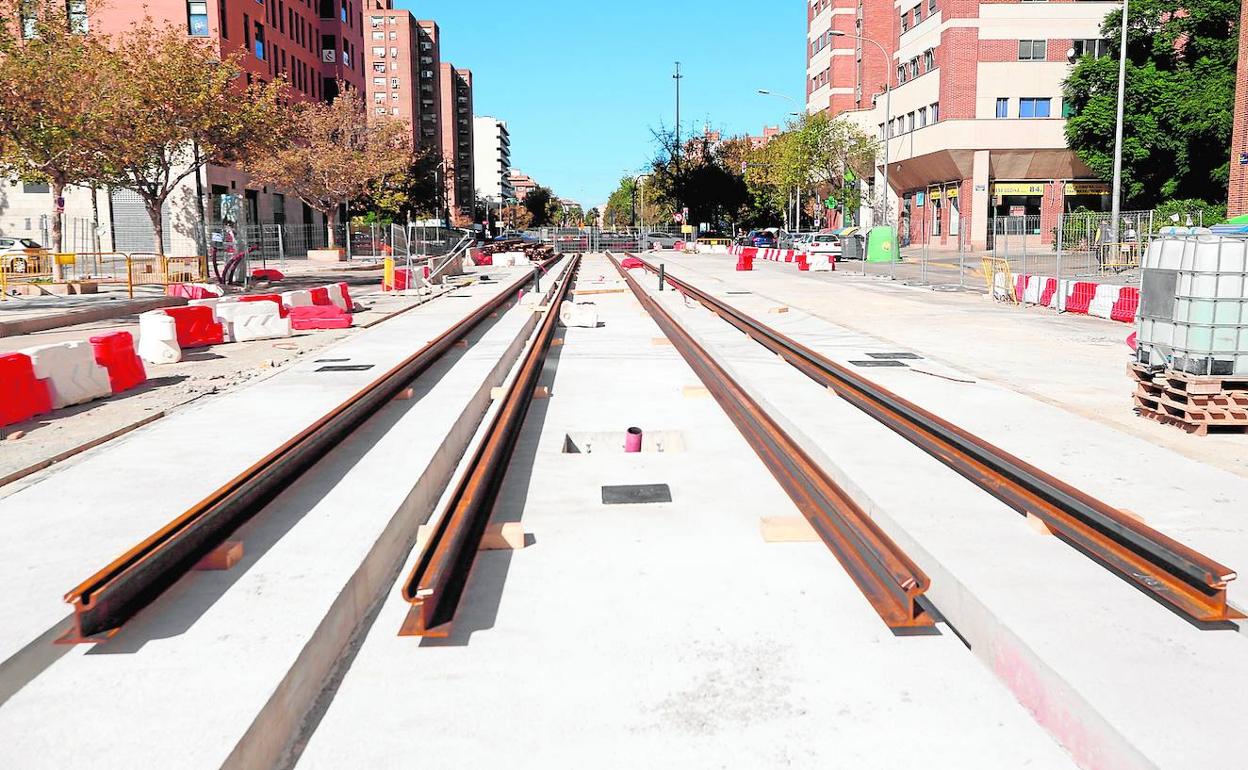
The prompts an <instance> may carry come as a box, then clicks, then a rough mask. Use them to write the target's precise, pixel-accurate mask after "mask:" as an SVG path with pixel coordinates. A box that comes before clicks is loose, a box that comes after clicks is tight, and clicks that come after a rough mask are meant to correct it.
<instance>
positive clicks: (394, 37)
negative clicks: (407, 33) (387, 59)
mask: <svg viewBox="0 0 1248 770" xmlns="http://www.w3.org/2000/svg"><path fill="white" fill-rule="evenodd" d="M390 39H391V40H398V39H399V33H398V32H395V31H394V30H390Z"/></svg>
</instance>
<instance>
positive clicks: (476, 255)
mask: <svg viewBox="0 0 1248 770" xmlns="http://www.w3.org/2000/svg"><path fill="white" fill-rule="evenodd" d="M468 258H469V259H471V260H472V264H474V265H476V266H477V267H482V266H486V267H488V266H490V265H493V264H494V257H492V256H490V255H489V254H486V253H485V252H484V251H482V250H481V249H468Z"/></svg>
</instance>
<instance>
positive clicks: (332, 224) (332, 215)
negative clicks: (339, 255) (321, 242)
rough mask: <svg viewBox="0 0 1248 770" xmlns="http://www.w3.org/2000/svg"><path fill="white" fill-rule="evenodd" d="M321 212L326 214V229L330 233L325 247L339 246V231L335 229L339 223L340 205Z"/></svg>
mask: <svg viewBox="0 0 1248 770" xmlns="http://www.w3.org/2000/svg"><path fill="white" fill-rule="evenodd" d="M321 213H322V214H324V215H325V230H326V232H327V233H328V237H327V238H326V241H325V248H327V249H334V248H337V247H338V243H337V233H336V232H334V231H335V229H337V224H338V222H337V221H336V220H337V218H338V207H337V206H335V207H334V208H332V209H329V210H328V211H322V212H321Z"/></svg>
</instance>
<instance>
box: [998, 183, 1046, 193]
mask: <svg viewBox="0 0 1248 770" xmlns="http://www.w3.org/2000/svg"><path fill="white" fill-rule="evenodd" d="M992 194H993V195H1044V183H1043V182H994V183H993V185H992Z"/></svg>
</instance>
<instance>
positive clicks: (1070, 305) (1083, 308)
mask: <svg viewBox="0 0 1248 770" xmlns="http://www.w3.org/2000/svg"><path fill="white" fill-rule="evenodd" d="M1095 297H1096V284H1095V283H1090V282H1088V281H1076V282H1075V285H1074V286H1072V287H1071V289H1070V296H1069V297H1067V298H1066V312H1068V313H1083V314H1084V315H1086V314H1087V312H1088V305H1091V304H1092V300H1093V299H1094V298H1095Z"/></svg>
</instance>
